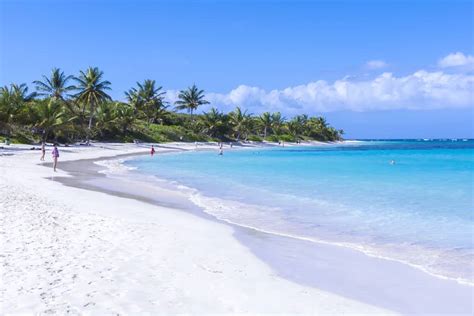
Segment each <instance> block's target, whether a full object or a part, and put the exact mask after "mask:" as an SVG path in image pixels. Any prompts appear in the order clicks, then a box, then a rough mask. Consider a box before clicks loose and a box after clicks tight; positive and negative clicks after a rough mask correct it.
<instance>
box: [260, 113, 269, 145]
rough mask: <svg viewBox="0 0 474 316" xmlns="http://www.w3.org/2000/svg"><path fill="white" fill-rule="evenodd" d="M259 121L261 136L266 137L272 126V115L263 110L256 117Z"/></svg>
mask: <svg viewBox="0 0 474 316" xmlns="http://www.w3.org/2000/svg"><path fill="white" fill-rule="evenodd" d="M258 120H259V123H260V124H261V125H262V126H263V138H264V139H265V138H266V137H267V132H268V130H269V129H270V128H271V126H272V115H271V114H270V112H264V113H262V115H260V116H259V117H258Z"/></svg>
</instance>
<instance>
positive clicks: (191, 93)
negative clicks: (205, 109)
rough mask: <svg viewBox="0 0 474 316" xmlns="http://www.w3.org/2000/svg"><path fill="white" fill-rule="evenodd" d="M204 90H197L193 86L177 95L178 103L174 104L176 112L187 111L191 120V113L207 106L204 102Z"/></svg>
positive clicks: (207, 102) (206, 102)
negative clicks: (202, 106)
mask: <svg viewBox="0 0 474 316" xmlns="http://www.w3.org/2000/svg"><path fill="white" fill-rule="evenodd" d="M204 98H205V95H204V90H199V89H198V88H197V87H196V85H195V84H193V85H192V87H189V88H188V89H187V90H181V91H180V92H179V95H178V99H179V100H178V101H176V102H175V103H174V104H176V109H177V110H187V111H188V112H189V113H190V114H191V120H192V119H193V112H194V111H195V110H196V109H197V108H198V107H199V106H201V105H204V104H209V101H206V100H205V99H204Z"/></svg>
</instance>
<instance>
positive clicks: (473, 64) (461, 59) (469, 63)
mask: <svg viewBox="0 0 474 316" xmlns="http://www.w3.org/2000/svg"><path fill="white" fill-rule="evenodd" d="M438 66H439V67H441V68H448V67H467V68H470V69H474V56H471V55H464V54H463V53H461V52H457V53H451V54H449V55H448V56H445V57H443V58H441V59H440V60H439V61H438Z"/></svg>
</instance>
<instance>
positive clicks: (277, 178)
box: [126, 140, 474, 285]
mask: <svg viewBox="0 0 474 316" xmlns="http://www.w3.org/2000/svg"><path fill="white" fill-rule="evenodd" d="M391 160H394V161H395V164H391V163H390V161H391ZM126 164H127V165H128V166H132V167H135V168H137V171H138V172H140V173H144V174H146V175H150V174H151V175H156V176H157V177H158V178H161V179H165V180H167V181H169V183H170V184H171V185H174V186H176V188H177V189H180V190H183V191H185V192H186V193H187V194H189V198H190V200H191V201H193V202H194V203H195V204H197V205H198V206H200V207H202V209H203V210H204V211H205V212H206V213H209V214H211V215H212V216H215V217H216V218H217V219H219V220H223V221H227V222H231V223H234V224H237V225H241V226H245V227H252V228H255V229H257V230H260V231H264V232H268V233H272V234H277V235H281V236H288V237H291V238H294V239H301V240H307V241H314V242H324V243H329V244H335V245H340V246H345V247H350V248H353V249H357V250H360V251H362V252H364V253H366V254H368V255H371V256H376V257H383V258H387V259H391V260H396V261H399V262H403V263H406V264H409V265H412V266H414V267H417V268H419V269H421V270H423V271H425V272H427V273H430V274H432V275H435V276H437V277H442V278H449V279H455V280H457V281H459V282H461V283H469V284H471V285H472V284H473V283H474V280H473V278H474V277H473V262H474V246H473V242H474V239H473V238H474V206H473V205H474V204H473V202H474V201H473V196H474V193H473V180H474V179H473V176H474V141H473V140H456V141H454V140H400V141H363V142H354V143H351V144H347V145H337V144H334V145H325V146H317V147H316V146H314V147H309V146H304V147H303V146H302V147H285V148H269V149H251V150H232V151H225V153H224V155H223V156H218V155H217V152H216V151H208V152H205V151H200V152H183V153H177V154H161V155H156V156H155V157H140V158H137V159H134V160H130V161H127V162H126Z"/></svg>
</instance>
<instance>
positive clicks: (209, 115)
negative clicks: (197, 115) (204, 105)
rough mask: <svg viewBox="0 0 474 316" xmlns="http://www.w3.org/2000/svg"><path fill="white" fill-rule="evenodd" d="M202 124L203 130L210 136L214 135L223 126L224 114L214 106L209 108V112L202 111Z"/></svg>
mask: <svg viewBox="0 0 474 316" xmlns="http://www.w3.org/2000/svg"><path fill="white" fill-rule="evenodd" d="M202 124H203V126H204V129H203V132H204V133H206V134H207V135H208V136H210V137H214V136H216V135H218V134H219V132H220V131H221V130H222V128H223V125H224V114H223V113H221V112H219V110H217V109H216V108H211V110H210V111H209V112H204V115H203V117H202Z"/></svg>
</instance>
